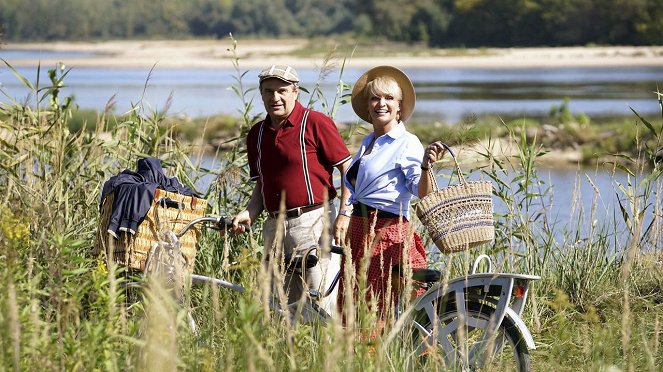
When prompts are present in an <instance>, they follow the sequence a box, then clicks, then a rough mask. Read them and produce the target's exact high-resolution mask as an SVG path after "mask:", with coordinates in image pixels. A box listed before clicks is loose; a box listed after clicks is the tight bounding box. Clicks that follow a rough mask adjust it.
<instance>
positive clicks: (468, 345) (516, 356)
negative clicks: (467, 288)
mask: <svg viewBox="0 0 663 372" xmlns="http://www.w3.org/2000/svg"><path fill="white" fill-rule="evenodd" d="M441 307H442V306H440V307H439V311H438V318H437V319H433V320H431V319H430V318H429V317H428V316H427V315H426V314H425V313H424V314H421V315H420V317H419V320H420V321H421V322H419V324H421V325H422V326H423V328H425V329H426V332H427V333H428V334H425V333H424V332H421V331H420V332H419V333H420V337H418V338H417V341H416V342H417V345H416V346H417V350H419V353H420V355H422V358H423V359H425V360H430V361H433V360H435V359H436V356H437V358H438V359H439V358H440V356H441V357H442V358H441V359H442V360H441V362H443V363H444V364H445V367H447V368H452V369H454V370H462V371H468V370H469V371H472V370H477V369H480V370H494V371H518V372H527V371H530V356H529V350H528V349H527V345H526V343H525V340H523V339H522V336H521V335H520V332H519V331H518V328H517V327H516V325H515V324H514V322H513V321H512V320H511V319H509V318H507V317H505V318H504V320H503V321H502V324H500V325H499V327H497V329H496V330H495V331H492V332H491V329H494V328H495V327H494V317H493V314H494V311H495V310H494V309H493V308H492V307H490V306H488V305H485V304H482V303H477V302H468V303H466V308H465V311H464V312H460V311H458V309H457V307H456V304H454V303H448V304H446V306H444V308H443V309H440V308H441ZM438 355H439V356H438Z"/></svg>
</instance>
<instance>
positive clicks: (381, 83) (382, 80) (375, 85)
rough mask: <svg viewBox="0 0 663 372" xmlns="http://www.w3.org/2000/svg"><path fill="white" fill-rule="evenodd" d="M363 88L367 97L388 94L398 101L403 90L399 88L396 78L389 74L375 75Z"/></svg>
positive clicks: (401, 96)
mask: <svg viewBox="0 0 663 372" xmlns="http://www.w3.org/2000/svg"><path fill="white" fill-rule="evenodd" d="M365 89H366V92H367V93H368V94H367V96H368V98H369V99H370V97H373V96H384V95H389V94H390V95H392V96H394V98H395V99H397V100H399V101H400V100H402V99H403V91H402V90H401V87H400V86H399V85H398V83H397V82H396V80H394V78H392V77H390V76H378V77H376V78H375V79H373V80H371V81H369V82H368V84H366V88H365Z"/></svg>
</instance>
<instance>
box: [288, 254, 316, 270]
mask: <svg viewBox="0 0 663 372" xmlns="http://www.w3.org/2000/svg"><path fill="white" fill-rule="evenodd" d="M317 264H318V256H314V255H312V254H309V255H306V256H305V257H293V258H291V259H290V260H289V261H288V268H287V269H288V271H291V270H297V269H301V268H302V267H305V268H307V269H310V268H312V267H315V265H317Z"/></svg>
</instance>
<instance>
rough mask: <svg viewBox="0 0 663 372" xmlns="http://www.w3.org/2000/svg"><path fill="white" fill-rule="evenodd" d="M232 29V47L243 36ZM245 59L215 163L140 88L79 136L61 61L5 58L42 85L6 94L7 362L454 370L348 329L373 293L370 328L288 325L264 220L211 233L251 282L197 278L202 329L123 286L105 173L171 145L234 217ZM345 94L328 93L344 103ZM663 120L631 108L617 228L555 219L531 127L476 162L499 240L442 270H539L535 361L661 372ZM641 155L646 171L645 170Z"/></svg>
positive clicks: (582, 217)
mask: <svg viewBox="0 0 663 372" xmlns="http://www.w3.org/2000/svg"><path fill="white" fill-rule="evenodd" d="M232 42H233V45H232V48H233V49H234V48H236V46H237V44H236V41H234V40H233V41H232ZM235 63H236V64H235V67H236V74H237V75H236V82H235V85H234V86H233V88H234V89H235V91H236V92H237V94H238V99H239V101H240V102H241V103H240V109H239V111H240V112H239V114H240V116H241V120H240V123H239V131H238V134H237V136H236V137H234V138H233V139H232V140H231V141H229V142H228V146H229V149H228V150H226V151H224V152H223V153H222V154H221V150H218V151H219V153H218V154H216V156H215V158H216V159H223V160H221V161H222V162H220V163H219V164H216V165H214V166H209V167H207V168H202V167H199V166H196V165H195V163H196V162H195V161H192V160H190V155H191V154H192V149H191V148H188V147H186V146H184V145H182V144H181V143H180V142H179V141H177V139H176V138H175V136H174V133H175V132H176V130H175V129H174V128H172V127H170V126H168V125H167V123H168V122H169V119H168V117H167V116H166V115H165V113H151V112H146V111H145V110H144V108H143V106H142V105H141V100H138V103H137V104H136V105H135V106H134V107H133V109H132V110H130V112H128V113H126V114H125V115H119V116H113V115H111V114H110V113H109V112H102V113H100V114H99V115H97V116H96V118H95V123H94V125H92V124H91V123H88V125H87V126H86V128H87V130H82V131H72V130H70V129H69V128H70V121H71V120H74V119H73V118H75V117H77V115H78V113H76V109H75V107H74V105H72V104H71V100H69V99H68V97H60V90H59V89H60V87H61V86H62V84H63V82H64V79H65V77H66V75H67V70H65V69H62V68H61V67H60V66H56V67H55V68H54V69H52V70H51V71H50V72H49V80H48V81H47V82H46V83H45V85H43V84H42V83H43V82H40V83H33V82H31V81H30V80H29V79H28V78H27V77H25V76H21V75H20V74H18V73H16V71H15V70H13V69H12V68H11V66H7V71H8V72H13V73H14V74H15V75H16V78H17V79H19V80H21V81H23V82H24V84H26V86H28V87H30V89H31V90H32V92H33V94H32V96H31V97H32V98H33V101H32V102H29V103H28V104H22V103H19V102H3V103H0V293H1V295H0V344H2V346H3V348H2V351H0V365H2V366H3V368H5V369H14V370H19V369H24V370H44V369H46V370H55V369H58V370H131V369H150V368H152V367H154V368H156V367H157V366H162V367H164V368H167V369H172V370H174V369H182V370H227V369H237V370H286V369H287V370H299V369H307V370H308V369H320V370H417V369H424V368H426V369H433V370H441V369H444V367H445V366H443V365H440V364H437V363H436V360H435V359H431V361H430V362H429V363H428V364H427V365H422V364H421V360H420V359H417V358H413V357H412V355H410V354H409V353H412V348H411V345H410V344H409V343H408V340H407V339H403V340H399V339H396V340H390V339H389V337H378V338H377V339H376V340H375V341H373V342H365V341H362V340H361V337H359V336H360V334H358V333H355V332H353V330H357V329H359V330H361V329H363V328H361V327H367V326H369V325H370V324H371V322H373V323H374V318H373V317H372V314H370V313H368V312H366V311H365V306H366V304H358V308H359V314H360V317H359V321H360V323H359V324H358V325H357V327H359V328H355V329H350V328H347V327H342V326H341V324H340V323H336V324H335V325H332V326H330V327H326V328H320V327H316V326H309V325H298V326H292V325H291V324H288V322H286V321H283V320H279V318H277V317H275V316H274V314H272V313H270V312H269V311H268V309H267V308H266V306H265V302H264V301H263V302H260V301H257V300H256V299H257V298H260V293H261V291H264V289H265V288H268V287H269V284H270V283H269V280H265V279H264V278H265V276H264V273H263V272H261V268H262V265H260V264H259V260H258V258H259V257H258V254H257V253H256V252H258V251H259V248H258V247H260V246H261V244H260V242H259V236H260V231H259V229H256V230H255V231H253V232H251V233H250V234H246V235H243V236H241V237H234V236H227V235H225V236H221V235H219V234H218V233H215V232H214V233H205V234H204V235H203V236H202V238H201V241H200V250H199V253H198V256H197V260H196V269H195V270H196V272H199V273H202V274H210V275H214V276H217V277H222V278H224V279H229V280H231V281H233V282H237V283H240V284H242V285H243V286H245V287H246V288H249V289H250V290H249V292H248V293H245V294H237V293H234V292H230V291H227V290H224V289H223V288H218V287H208V286H203V287H198V288H195V289H194V290H193V291H192V293H191V302H192V304H193V308H194V314H195V317H196V320H197V321H198V324H199V325H200V331H199V334H198V335H194V334H192V333H191V332H190V331H189V330H188V328H187V326H186V324H185V321H184V320H185V319H186V315H187V314H186V312H185V311H184V310H183V309H182V308H180V307H178V306H177V304H172V303H168V302H167V301H162V302H159V301H160V300H159V298H158V296H154V293H150V294H149V295H148V296H147V299H146V300H145V301H142V302H140V303H136V302H135V293H131V292H130V291H129V290H125V289H123V287H122V283H123V282H124V281H125V280H126V278H125V277H126V275H125V274H126V273H125V272H124V270H123V269H122V268H118V267H117V266H114V265H110V266H107V265H106V263H105V261H104V260H103V258H98V257H95V256H93V255H92V246H93V244H94V235H95V232H96V230H97V226H98V219H99V213H98V202H99V201H98V195H99V192H100V188H101V185H102V184H103V181H104V180H105V179H106V178H107V177H109V176H110V175H112V174H115V173H117V172H118V171H119V170H121V169H124V168H132V167H133V163H134V162H135V160H136V159H137V158H139V157H142V156H145V155H150V156H156V157H158V158H160V159H161V160H162V161H163V163H164V164H165V165H166V166H167V167H168V168H169V170H170V171H171V172H172V175H178V177H180V180H182V181H184V182H186V183H187V184H190V185H193V184H195V182H196V181H197V179H196V176H195V175H199V174H204V175H212V176H213V177H214V179H215V182H214V183H213V184H212V187H211V188H210V189H209V190H208V191H206V193H205V197H206V198H207V199H208V200H209V201H210V207H209V209H210V210H209V212H212V213H217V214H229V213H232V212H233V211H237V210H238V209H239V208H240V207H243V206H244V205H245V203H246V198H247V197H248V196H247V194H248V192H249V191H250V189H251V184H250V183H249V182H247V178H248V175H247V174H246V168H247V167H246V158H245V152H244V149H243V137H244V136H245V135H246V131H247V130H248V127H249V126H250V125H251V124H253V123H254V122H255V121H256V120H257V119H258V118H255V117H251V116H249V115H248V113H249V112H250V108H251V105H252V104H253V103H252V102H251V101H248V100H247V99H246V97H247V95H246V93H247V92H249V91H250V90H251V89H252V88H247V87H246V86H245V85H244V80H243V77H244V75H245V72H244V71H243V70H242V69H241V68H240V65H239V60H238V59H235ZM37 76H39V74H37ZM345 88H346V85H345V84H343V82H339V89H338V97H336V98H335V99H333V100H332V99H330V100H329V101H327V100H324V99H323V97H317V101H316V102H318V103H320V104H321V103H322V102H341V103H342V102H343V99H344V98H343V97H344V92H345ZM335 107H337V106H336V104H335V103H330V104H327V105H326V108H327V110H328V112H332V113H333V110H334V109H335ZM87 120H88V121H90V120H92V118H91V117H90V118H88V119H87ZM468 124H470V123H468ZM518 124H521V126H520V127H518ZM662 124H663V123H659V122H653V121H650V120H649V119H646V118H642V117H640V116H638V115H636V123H634V127H636V131H635V133H636V136H635V139H634V143H635V145H636V146H635V147H636V149H637V150H638V151H639V152H638V153H639V154H641V155H640V156H641V159H635V158H632V159H631V158H630V156H626V155H623V154H617V155H619V156H618V157H621V158H627V162H626V163H625V164H622V163H615V164H613V166H614V167H615V168H620V167H621V168H623V169H624V170H625V171H627V172H630V177H629V179H628V181H627V182H623V183H621V184H620V183H616V184H615V192H616V193H617V194H618V195H619V197H620V203H621V204H620V205H621V209H620V211H619V214H618V215H617V216H615V218H616V219H617V220H618V221H621V222H623V224H621V225H618V224H605V225H602V224H598V223H596V222H594V221H595V220H596V218H595V216H596V215H597V213H603V211H601V210H598V209H596V210H592V211H582V210H581V209H574V212H573V216H574V219H573V221H574V222H573V223H570V222H569V223H568V224H566V225H564V224H561V223H560V222H558V221H555V220H554V219H552V217H551V216H550V215H549V214H548V213H547V210H549V208H547V207H548V206H549V205H550V203H552V202H553V201H554V199H553V197H554V194H553V190H554V185H549V184H547V183H546V180H545V179H543V178H542V177H540V176H539V174H538V172H537V167H536V166H537V163H538V160H539V158H540V156H541V155H542V154H543V153H544V152H545V151H546V148H545V146H543V145H542V144H541V142H540V141H539V140H538V138H539V137H536V136H529V135H528V132H527V129H528V128H527V127H530V125H531V123H528V122H527V121H526V120H522V121H521V122H520V123H517V122H516V123H509V125H506V124H503V125H502V126H501V127H502V128H500V130H502V131H505V132H506V133H508V134H509V138H508V139H509V141H504V142H508V143H509V144H511V145H514V146H515V150H516V151H514V152H508V153H507V152H506V151H505V153H504V154H499V151H498V149H497V140H495V139H493V138H490V137H489V140H488V145H487V146H486V148H485V149H482V150H480V154H479V155H480V156H483V157H484V159H485V160H486V162H485V163H479V162H474V163H473V165H475V164H480V165H483V166H484V168H482V169H481V172H476V173H481V175H482V176H483V177H487V178H490V179H492V180H493V181H494V182H495V185H496V188H495V196H496V197H495V201H496V202H497V203H502V204H503V206H504V209H502V211H501V212H500V213H499V214H498V215H497V216H496V218H497V228H498V238H497V239H496V241H495V243H494V244H492V245H488V246H485V247H483V248H481V249H480V250H478V251H473V252H467V253H460V254H457V255H454V256H449V257H444V259H443V260H442V261H441V262H440V263H438V265H440V264H442V265H444V264H446V267H447V269H448V272H451V273H453V274H454V275H455V274H463V273H466V272H467V270H468V268H467V266H468V265H469V264H470V263H471V261H472V258H473V256H475V255H477V254H479V253H489V254H491V255H492V257H494V259H496V264H497V266H498V267H499V268H500V269H504V270H514V271H516V272H523V273H532V274H537V275H541V276H542V280H541V281H539V282H537V283H536V285H535V286H534V289H533V291H532V292H530V297H529V298H528V306H527V307H526V312H525V314H524V320H525V321H526V323H527V325H528V326H529V327H530V329H531V330H532V331H533V333H534V338H535V340H536V341H537V346H538V348H537V349H536V350H534V351H533V352H532V360H533V365H534V368H535V369H537V370H547V369H550V370H557V369H558V368H559V366H560V365H562V366H571V367H572V368H576V369H579V370H602V369H608V368H614V366H616V368H622V369H624V370H645V371H655V370H657V368H660V367H659V366H660V365H661V364H662V363H663V345H662V344H661V336H663V331H662V329H661V326H660V324H661V319H660V314H661V313H662V312H661V310H663V308H662V307H661V306H662V304H663V297H662V296H661V290H660V288H661V287H662V286H663V267H662V266H661V236H660V231H663V228H661V223H662V222H661V218H662V217H661V215H660V211H661V210H662V206H661V197H660V195H659V190H660V189H661V185H660V179H659V176H660V172H661V164H660V158H659V157H658V153H659V150H660V148H661V145H662V144H661V141H663V137H662V134H661V133H662V131H661V127H662V126H663V125H662ZM470 127H471V126H468V128H464V129H467V131H465V130H459V129H453V130H457V132H453V130H452V129H449V132H444V135H445V136H446V135H449V136H450V137H451V136H455V137H453V138H454V139H455V140H457V143H456V144H457V145H459V147H461V148H462V150H461V151H468V153H469V152H470V151H469V150H466V149H465V148H463V145H469V144H472V143H474V142H475V139H476V138H477V134H476V133H473V132H472V130H473V129H472V128H470ZM348 135H349V136H352V135H353V133H352V132H351V133H349V134H348ZM500 155H503V156H500ZM643 163H648V166H647V169H649V171H647V172H643V168H644V165H643ZM465 170H466V171H469V172H472V171H474V170H476V169H469V170H468V169H465ZM590 181H591V180H590ZM594 205H597V206H598V205H600V203H599V201H598V200H596V201H595V203H594ZM570 208H576V207H574V206H570ZM648 216H651V219H647V217H648ZM645 221H651V223H645ZM415 222H416V220H415ZM613 222H614V221H613ZM258 224H259V222H258ZM619 226H621V227H619ZM560 236H561V237H560ZM155 291H156V290H155ZM156 309H161V311H158V310H156ZM158 316H161V318H159V317H158ZM146 319H147V320H146ZM155 319H158V321H157V322H154V320H155ZM392 341H393V342H392Z"/></svg>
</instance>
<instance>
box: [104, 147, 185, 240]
mask: <svg viewBox="0 0 663 372" xmlns="http://www.w3.org/2000/svg"><path fill="white" fill-rule="evenodd" d="M137 167H138V169H137V171H136V172H134V171H131V170H128V169H125V170H123V171H122V172H121V173H120V174H118V175H115V176H113V177H111V178H110V179H108V181H106V182H105V183H104V187H103V188H102V189H101V199H100V204H99V207H101V205H102V203H103V201H104V198H105V197H106V196H108V195H109V194H110V193H114V194H115V197H114V199H113V209H112V212H111V216H110V221H109V223H108V232H109V233H110V234H111V235H113V236H115V237H116V238H117V236H118V232H119V231H128V232H130V233H132V234H135V232H136V231H137V230H138V225H140V223H141V222H143V220H144V219H145V216H146V215H147V212H148V211H149V209H150V207H151V206H152V200H153V199H154V193H155V191H156V189H157V188H160V189H162V190H166V191H171V192H176V193H179V194H182V195H187V196H191V195H193V194H194V193H193V190H191V189H190V188H188V187H187V186H185V185H182V184H181V183H180V182H179V181H178V180H177V178H176V177H172V178H169V177H166V175H165V174H163V168H162V167H161V161H160V160H159V159H155V158H143V159H139V160H138V162H137Z"/></svg>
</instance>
